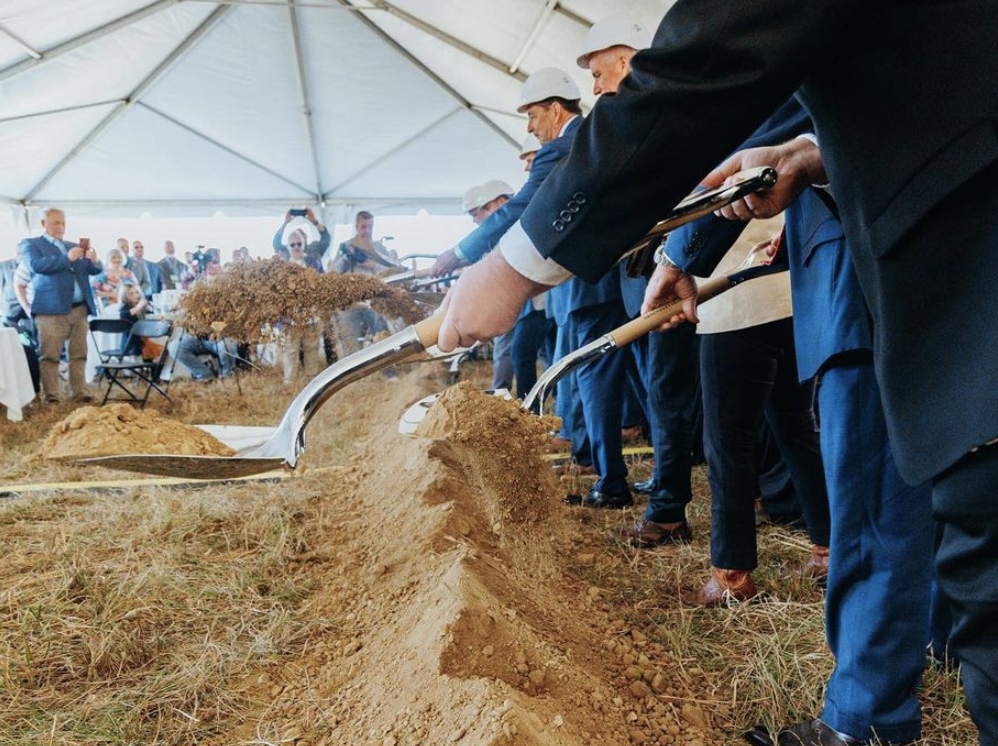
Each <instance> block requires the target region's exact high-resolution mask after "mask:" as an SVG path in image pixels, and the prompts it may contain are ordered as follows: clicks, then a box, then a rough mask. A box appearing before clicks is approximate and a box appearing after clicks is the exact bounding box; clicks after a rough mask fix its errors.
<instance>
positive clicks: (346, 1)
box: [336, 0, 520, 152]
mask: <svg viewBox="0 0 998 746" xmlns="http://www.w3.org/2000/svg"><path fill="white" fill-rule="evenodd" d="M336 2H338V3H339V4H340V5H345V6H346V5H349V6H351V7H353V3H352V2H351V1H350V0H336ZM357 18H358V19H359V20H360V21H361V22H363V23H364V24H365V25H366V26H367V27H368V28H369V29H371V31H373V32H374V33H375V34H377V35H378V36H379V37H380V38H381V39H383V40H384V41H385V43H386V44H388V46H390V47H391V48H392V49H394V50H395V51H396V52H398V53H399V54H400V55H402V57H404V58H405V59H406V60H408V61H409V62H410V63H411V64H412V65H415V66H416V68H417V69H419V70H421V71H422V72H423V74H424V75H426V77H428V78H429V79H430V80H432V81H433V82H434V83H436V84H437V85H438V86H440V87H441V88H442V89H443V90H444V91H446V92H447V93H448V94H449V95H450V96H451V97H452V98H453V99H454V100H455V101H457V102H458V103H459V104H461V106H462V107H464V108H465V109H467V110H468V111H470V112H471V113H472V114H474V115H475V116H476V117H478V118H479V119H480V120H481V121H482V122H484V123H485V125H486V126H487V127H488V128H489V129H491V130H492V131H493V132H495V133H496V134H497V135H499V137H501V138H502V139H503V140H505V141H506V142H508V143H509V144H510V146H511V147H513V148H515V149H516V151H517V152H519V150H520V143H518V142H517V141H516V140H514V139H513V138H512V137H510V136H509V135H508V134H507V133H506V131H505V130H504V129H503V128H502V127H500V126H499V125H498V124H496V123H495V122H493V121H492V120H491V119H489V118H488V117H487V116H485V114H483V113H482V112H480V111H477V110H476V109H475V107H474V105H473V104H472V103H471V102H470V101H469V100H468V99H466V98H465V97H464V96H462V95H461V94H460V93H458V92H457V90H456V89H455V88H454V87H453V86H451V85H450V84H449V83H447V81H445V80H444V79H443V78H441V77H440V76H439V75H437V74H436V73H435V72H433V71H432V70H431V69H430V68H429V67H427V66H426V65H424V64H423V63H422V61H420V60H419V58H417V57H416V56H415V55H414V54H413V53H412V52H410V51H409V50H408V49H406V48H405V47H403V46H402V45H401V44H399V43H398V42H397V41H395V39H393V38H392V36H391V35H390V34H388V33H387V32H386V31H384V30H383V29H382V28H381V27H380V26H378V24H376V23H375V22H374V21H372V20H371V19H370V18H368V17H367V16H366V15H365V14H364V13H358V14H357Z"/></svg>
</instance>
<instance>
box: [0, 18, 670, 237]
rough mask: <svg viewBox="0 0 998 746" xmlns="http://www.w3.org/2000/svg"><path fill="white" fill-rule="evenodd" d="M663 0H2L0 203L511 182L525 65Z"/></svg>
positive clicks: (120, 203)
mask: <svg viewBox="0 0 998 746" xmlns="http://www.w3.org/2000/svg"><path fill="white" fill-rule="evenodd" d="M669 5H671V0H654V1H647V2H643V1H641V0H618V1H616V2H599V1H598V0H565V1H564V2H555V1H554V0H392V2H390V3H389V2H384V1H383V0H288V1H287V2H284V1H282V0H157V1H155V2H150V0H86V1H83V0H0V204H7V205H8V206H9V207H10V209H11V210H13V211H16V212H17V213H18V218H19V219H21V220H23V219H24V206H25V205H27V206H29V207H36V206H43V205H48V204H59V205H61V206H65V207H66V208H67V209H71V210H72V211H73V212H74V213H75V214H81V213H89V214H100V215H108V216H113V215H119V216H125V215H128V216H136V215H138V214H140V213H144V212H148V213H151V214H152V215H154V216H177V215H192V216H193V215H211V214H212V213H214V212H215V211H216V210H224V211H225V213H226V214H229V215H232V214H237V215H238V214H260V213H266V212H274V211H279V212H283V211H284V210H285V209H286V208H287V206H288V205H290V204H320V203H322V202H325V203H326V204H327V211H326V215H327V218H329V219H332V220H335V219H337V218H338V217H339V218H342V217H344V216H345V215H346V214H347V213H348V212H349V211H350V210H352V209H354V208H356V207H357V206H364V207H368V208H372V209H376V210H379V211H381V212H391V211H394V212H406V213H409V214H413V213H415V212H416V211H417V210H419V209H420V208H426V209H431V210H433V211H435V212H454V211H457V210H458V209H459V198H460V196H461V194H462V193H463V192H464V190H465V189H466V188H467V187H468V186H470V185H472V184H475V183H480V182H482V181H484V180H486V179H490V178H501V179H505V180H506V181H508V182H510V183H512V184H514V185H518V184H521V183H522V181H523V173H522V171H521V168H520V163H519V161H518V160H517V158H516V156H517V149H518V144H519V142H520V141H521V140H522V138H523V135H524V134H525V119H524V118H523V117H521V116H519V115H517V114H516V106H517V105H518V103H519V90H520V85H521V80H522V79H523V78H524V77H525V75H526V74H529V73H530V72H531V71H533V70H536V69H538V68H541V67H545V66H549V65H551V66H557V67H561V68H563V69H565V70H567V71H568V72H569V73H571V74H572V75H573V76H574V77H575V79H576V80H577V82H578V83H579V87H580V88H581V89H582V90H583V91H584V92H585V94H586V96H585V99H584V101H585V103H587V104H591V103H592V96H591V95H590V93H589V91H590V86H591V82H590V80H589V77H588V74H587V73H585V71H583V70H580V69H579V68H577V67H576V66H575V62H574V61H575V58H576V56H577V51H578V45H579V43H580V42H581V40H582V37H583V35H584V34H585V32H586V30H587V28H588V24H589V23H591V22H592V21H595V20H599V19H600V18H601V17H603V16H605V15H608V14H611V13H621V14H627V15H631V16H632V17H634V18H637V19H639V20H641V21H643V22H644V23H646V24H648V25H649V26H651V27H654V26H655V25H656V24H657V22H658V21H659V20H660V18H661V16H662V15H663V13H664V11H665V9H666V8H667V7H668V6H669Z"/></svg>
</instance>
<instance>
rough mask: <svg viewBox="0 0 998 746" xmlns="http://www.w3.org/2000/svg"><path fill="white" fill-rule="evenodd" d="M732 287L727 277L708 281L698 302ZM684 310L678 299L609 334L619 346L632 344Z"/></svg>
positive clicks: (698, 297) (700, 291)
mask: <svg viewBox="0 0 998 746" xmlns="http://www.w3.org/2000/svg"><path fill="white" fill-rule="evenodd" d="M730 287H731V281H730V280H729V279H728V278H727V277H718V278H717V279H715V280H711V281H710V282H706V283H704V284H703V285H701V286H700V288H699V294H698V296H697V303H698V304H699V303H703V302H704V301H706V300H710V299H711V298H714V297H716V296H718V295H720V294H721V293H723V292H724V291H726V290H727V289H728V288H730ZM682 312H683V302H682V301H678V300H677V301H674V302H672V303H669V304H667V305H665V306H659V307H658V308H656V309H655V310H654V311H649V312H648V313H646V314H644V315H643V316H638V317H637V318H636V319H632V320H631V321H628V322H627V323H626V324H624V325H623V326H618V327H617V328H616V329H614V330H613V331H612V332H610V334H609V336H611V337H613V341H614V342H615V343H616V344H617V347H623V346H624V345H627V344H630V343H631V342H633V341H634V340H635V339H638V338H640V337H643V336H644V335H646V334H648V333H649V332H652V331H655V329H657V328H658V327H659V326H661V325H662V324H664V323H665V322H666V321H668V320H669V319H671V318H672V317H673V316H675V315H677V314H680V313H682Z"/></svg>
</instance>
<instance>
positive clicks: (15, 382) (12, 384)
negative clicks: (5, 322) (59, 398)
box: [0, 327, 35, 422]
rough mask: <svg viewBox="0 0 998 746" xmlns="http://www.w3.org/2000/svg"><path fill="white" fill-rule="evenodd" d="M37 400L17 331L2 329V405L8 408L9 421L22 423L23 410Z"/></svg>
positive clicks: (0, 360) (0, 391)
mask: <svg viewBox="0 0 998 746" xmlns="http://www.w3.org/2000/svg"><path fill="white" fill-rule="evenodd" d="M34 398H35V387H34V386H33V385H32V383H31V371H30V370H28V359H27V358H26V357H25V356H24V348H23V347H22V346H21V339H20V337H19V336H18V334H17V331H16V330H15V329H9V328H7V327H0V404H3V405H4V406H5V407H7V419H8V420H10V421H11V422H20V421H21V420H22V419H24V414H23V411H22V410H23V408H24V407H25V406H27V405H28V404H29V403H30V402H31V400H32V399H34Z"/></svg>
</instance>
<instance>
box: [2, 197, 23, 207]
mask: <svg viewBox="0 0 998 746" xmlns="http://www.w3.org/2000/svg"><path fill="white" fill-rule="evenodd" d="M0 202H3V203H4V204H5V205H20V204H21V200H19V199H14V198H13V197H8V196H7V195H6V194H0Z"/></svg>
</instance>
